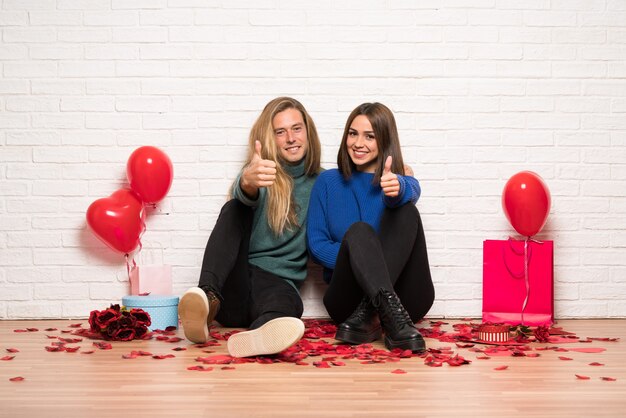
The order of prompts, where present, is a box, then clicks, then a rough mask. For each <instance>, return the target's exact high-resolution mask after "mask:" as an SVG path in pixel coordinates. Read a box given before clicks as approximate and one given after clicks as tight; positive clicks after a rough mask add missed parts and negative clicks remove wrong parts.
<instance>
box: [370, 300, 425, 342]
mask: <svg viewBox="0 0 626 418" xmlns="http://www.w3.org/2000/svg"><path fill="white" fill-rule="evenodd" d="M372 302H373V304H374V306H375V307H376V308H377V309H378V314H379V315H380V322H381V323H382V326H383V330H384V331H385V346H386V347H387V348H388V349H390V350H391V349H394V348H401V349H403V350H411V351H417V352H421V351H424V350H426V343H425V342H424V338H423V337H422V334H420V332H419V331H418V330H417V328H416V327H415V324H414V323H413V321H412V320H411V317H410V316H409V314H408V312H407V311H406V309H404V306H403V305H402V302H401V301H400V298H398V295H396V293H395V292H389V291H388V290H385V289H380V290H379V291H378V294H377V295H376V297H375V298H374V299H373V300H372Z"/></svg>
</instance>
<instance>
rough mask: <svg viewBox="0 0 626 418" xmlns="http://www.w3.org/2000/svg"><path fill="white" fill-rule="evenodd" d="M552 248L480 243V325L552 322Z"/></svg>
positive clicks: (545, 243) (511, 242) (549, 245)
mask: <svg viewBox="0 0 626 418" xmlns="http://www.w3.org/2000/svg"><path fill="white" fill-rule="evenodd" d="M553 244H554V243H553V241H543V242H539V241H533V240H528V241H523V240H522V241H516V240H513V239H508V240H485V241H484V242H483V322H492V323H506V324H511V325H517V324H523V325H531V326H534V325H550V324H552V323H553V322H554V287H553V273H554V267H553V251H554V245H553ZM525 245H527V247H526V250H525V249H524V246H525Z"/></svg>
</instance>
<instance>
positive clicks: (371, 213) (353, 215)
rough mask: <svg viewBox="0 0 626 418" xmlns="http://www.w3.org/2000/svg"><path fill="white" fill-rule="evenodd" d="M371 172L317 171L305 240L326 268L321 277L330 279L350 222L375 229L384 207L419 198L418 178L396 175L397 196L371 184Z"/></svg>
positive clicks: (314, 258) (310, 251)
mask: <svg viewBox="0 0 626 418" xmlns="http://www.w3.org/2000/svg"><path fill="white" fill-rule="evenodd" d="M373 179H374V173H361V172H358V171H355V172H353V173H352V177H350V179H348V180H345V179H344V178H343V175H342V174H341V173H340V172H339V170H337V169H332V170H327V171H324V172H323V173H322V174H320V175H319V177H318V178H317V181H316V182H315V185H314V186H313V190H312V191H311V198H310V201H309V213H308V218H307V243H308V246H309V253H310V254H311V256H312V257H313V260H314V261H315V262H317V263H319V264H321V265H322V266H324V268H325V272H324V279H325V280H326V281H328V280H330V277H331V275H332V272H331V271H330V270H334V268H335V262H336V261H337V254H338V253H339V247H340V246H341V240H342V239H343V236H344V235H345V233H346V231H347V230H348V228H350V226H351V225H352V224H353V223H355V222H358V221H363V222H366V223H368V224H370V225H371V226H372V227H373V228H374V229H375V230H376V231H378V228H379V226H380V219H381V217H382V215H383V212H384V210H385V208H386V207H390V208H394V207H398V206H402V205H404V204H405V203H408V202H411V203H412V204H415V203H416V202H417V199H419V196H420V193H421V189H420V185H419V182H418V181H417V179H415V178H414V177H411V176H400V175H399V176H398V180H399V181H400V193H399V194H398V196H397V197H387V196H385V195H384V194H383V191H382V188H381V187H380V184H372V180H373Z"/></svg>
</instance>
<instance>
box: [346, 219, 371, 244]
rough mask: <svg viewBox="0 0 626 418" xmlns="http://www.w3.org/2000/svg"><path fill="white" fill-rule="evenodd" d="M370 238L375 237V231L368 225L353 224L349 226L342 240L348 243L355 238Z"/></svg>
mask: <svg viewBox="0 0 626 418" xmlns="http://www.w3.org/2000/svg"><path fill="white" fill-rule="evenodd" d="M371 236H376V231H375V230H374V228H373V227H372V226H371V225H370V224H368V223H366V222H355V223H353V224H352V225H350V228H348V231H346V234H345V235H344V238H343V239H344V240H347V241H349V240H351V239H355V238H356V239H362V238H367V237H371Z"/></svg>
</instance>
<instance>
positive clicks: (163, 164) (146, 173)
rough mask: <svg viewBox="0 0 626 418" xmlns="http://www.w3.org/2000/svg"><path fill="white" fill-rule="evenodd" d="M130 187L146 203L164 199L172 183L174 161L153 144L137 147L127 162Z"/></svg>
mask: <svg viewBox="0 0 626 418" xmlns="http://www.w3.org/2000/svg"><path fill="white" fill-rule="evenodd" d="M126 177H128V182H129V183H130V188H131V189H133V191H134V192H135V193H137V194H138V195H139V197H140V198H141V200H143V201H144V202H146V203H156V202H158V201H159V200H161V199H163V198H164V197H165V195H167V192H168V191H169V190H170V186H171V185H172V179H173V177H174V168H173V167H172V161H171V160H170V159H169V157H168V156H167V155H166V154H165V153H164V152H163V151H161V150H160V149H158V148H156V147H152V146H145V147H140V148H137V149H136V150H135V151H134V152H133V153H132V154H131V155H130V157H129V158H128V162H127V163H126Z"/></svg>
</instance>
